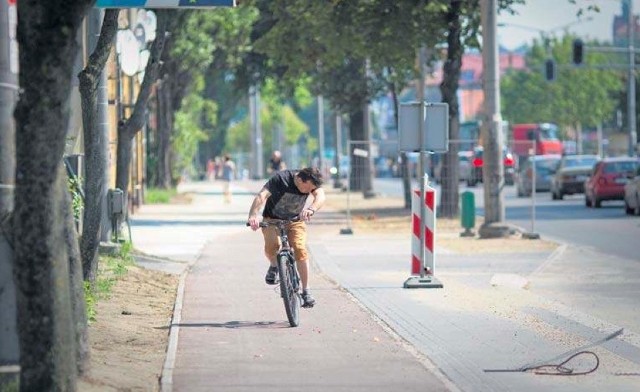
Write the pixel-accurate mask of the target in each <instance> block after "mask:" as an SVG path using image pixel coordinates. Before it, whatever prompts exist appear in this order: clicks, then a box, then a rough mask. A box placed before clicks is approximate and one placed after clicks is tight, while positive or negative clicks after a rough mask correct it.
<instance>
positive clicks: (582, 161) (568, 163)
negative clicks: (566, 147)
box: [564, 157, 598, 167]
mask: <svg viewBox="0 0 640 392" xmlns="http://www.w3.org/2000/svg"><path fill="white" fill-rule="evenodd" d="M597 160H598V159H597V158H596V157H575V158H567V159H565V161H564V166H565V167H578V166H593V165H595V164H596V162H597Z"/></svg>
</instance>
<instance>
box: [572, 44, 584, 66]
mask: <svg viewBox="0 0 640 392" xmlns="http://www.w3.org/2000/svg"><path fill="white" fill-rule="evenodd" d="M583 55H584V44H583V42H582V40H581V39H580V38H577V39H575V40H573V63H574V64H575V65H580V64H582V60H583Z"/></svg>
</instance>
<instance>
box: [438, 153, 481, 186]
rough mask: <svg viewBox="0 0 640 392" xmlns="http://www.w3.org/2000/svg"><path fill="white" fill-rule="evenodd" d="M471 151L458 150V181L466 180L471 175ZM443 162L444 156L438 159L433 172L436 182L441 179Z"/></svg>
mask: <svg viewBox="0 0 640 392" xmlns="http://www.w3.org/2000/svg"><path fill="white" fill-rule="evenodd" d="M472 156H473V152H472V151H458V179H459V180H460V181H468V180H469V177H470V176H471V158H472ZM443 164H444V156H443V157H441V159H440V160H439V161H438V164H437V165H436V168H435V171H434V174H435V177H436V181H437V182H441V181H442V165H443Z"/></svg>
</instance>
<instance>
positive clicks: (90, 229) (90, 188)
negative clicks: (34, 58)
mask: <svg viewBox="0 0 640 392" xmlns="http://www.w3.org/2000/svg"><path fill="white" fill-rule="evenodd" d="M118 13H119V10H117V9H109V10H107V11H105V15H104V21H103V23H102V30H101V32H100V38H99V39H98V43H97V44H96V49H95V50H94V51H93V53H92V54H91V56H90V57H89V60H88V62H87V66H86V68H85V69H84V70H82V72H80V74H79V75H78V78H79V80H80V95H81V96H82V126H83V136H84V152H85V198H84V217H83V222H82V239H81V243H80V249H81V254H82V272H83V274H84V279H85V280H87V281H88V282H89V283H91V284H92V285H93V284H94V283H95V280H96V274H97V271H98V259H97V254H98V245H99V244H100V227H101V218H102V208H103V203H104V202H105V199H106V193H107V184H106V183H105V181H104V180H105V176H104V173H105V172H106V170H107V165H108V159H109V158H108V156H107V151H108V150H107V147H106V146H107V143H108V140H105V136H106V135H104V132H102V124H99V122H98V121H96V120H97V118H96V116H97V113H98V103H97V89H98V85H99V82H100V77H101V74H102V72H103V71H104V66H105V64H106V62H107V58H108V57H109V53H110V52H111V47H112V46H113V39H114V37H115V35H116V32H117V29H118Z"/></svg>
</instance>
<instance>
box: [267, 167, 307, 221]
mask: <svg viewBox="0 0 640 392" xmlns="http://www.w3.org/2000/svg"><path fill="white" fill-rule="evenodd" d="M296 173H297V171H296V170H282V171H279V172H276V173H275V174H274V175H273V176H272V177H271V178H270V179H269V181H267V184H266V185H265V187H266V188H267V190H268V191H269V192H271V196H270V197H269V198H268V199H267V204H266V205H265V207H264V211H263V212H262V216H264V217H265V218H276V219H291V218H293V217H294V216H296V215H298V214H300V212H302V209H303V208H304V205H305V203H306V201H307V197H309V194H308V193H302V192H300V190H298V187H297V186H296V184H295V175H296Z"/></svg>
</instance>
